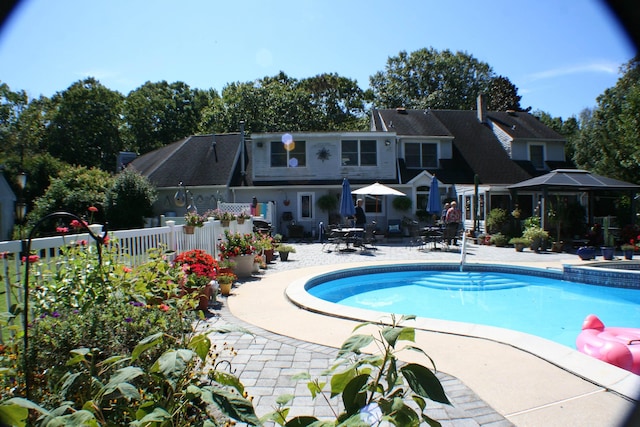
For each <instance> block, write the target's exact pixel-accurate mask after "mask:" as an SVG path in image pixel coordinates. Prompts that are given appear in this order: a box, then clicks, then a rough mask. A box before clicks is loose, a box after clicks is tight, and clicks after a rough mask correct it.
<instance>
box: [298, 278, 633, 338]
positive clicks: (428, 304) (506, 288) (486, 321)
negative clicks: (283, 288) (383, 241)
mask: <svg viewBox="0 0 640 427" xmlns="http://www.w3.org/2000/svg"><path fill="white" fill-rule="evenodd" d="M307 291H308V292H309V293H310V294H312V295H314V296H316V297H318V298H321V299H324V300H326V301H331V302H335V303H338V304H343V305H346V306H350V307H358V308H365V309H369V310H376V311H381V312H386V313H395V314H414V315H417V316H420V317H429V318H437V319H444V320H453V321H459V322H467V323H474V324H482V325H490V326H498V327H502V328H508V329H513V330H516V331H521V332H526V333H529V334H533V335H537V336H540V337H543V338H546V339H549V340H552V341H555V342H557V343H560V344H563V345H565V346H568V347H571V348H575V341H576V337H577V336H578V334H579V333H580V331H581V328H582V322H583V321H584V319H585V317H586V316H587V315H589V314H592V313H593V314H595V315H597V316H598V317H599V318H600V319H601V320H602V321H603V323H604V324H605V325H606V326H619V327H634V328H640V290H634V289H624V288H614V287H604V286H595V285H586V284H580V283H574V282H567V281H562V280H554V279H549V278H544V277H536V276H528V275H527V276H525V275H520V274H510V273H491V272H459V271H399V272H388V273H386V272H385V273H375V274H364V275H356V276H350V277H345V278H340V279H335V280H331V281H328V282H324V283H320V284H317V285H315V286H313V287H311V288H309V289H307Z"/></svg>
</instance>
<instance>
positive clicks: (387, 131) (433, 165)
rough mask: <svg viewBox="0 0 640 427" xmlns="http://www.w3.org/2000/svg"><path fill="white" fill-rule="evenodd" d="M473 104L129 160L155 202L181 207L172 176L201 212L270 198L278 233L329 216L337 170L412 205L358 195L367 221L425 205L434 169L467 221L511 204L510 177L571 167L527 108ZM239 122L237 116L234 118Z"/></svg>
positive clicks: (198, 142)
mask: <svg viewBox="0 0 640 427" xmlns="http://www.w3.org/2000/svg"><path fill="white" fill-rule="evenodd" d="M484 105H485V103H484V98H483V96H480V97H478V109H477V110H473V111H453V110H410V109H403V108H398V109H385V110H381V109H380V110H379V109H376V110H373V111H372V114H371V129H370V131H366V132H295V133H288V132H277V133H273V132H272V133H254V134H252V135H250V137H249V136H248V135H245V134H244V131H243V130H242V129H241V131H240V132H239V133H237V134H225V135H197V136H191V137H188V138H185V139H183V140H181V141H177V142H175V143H173V144H171V145H168V146H166V147H163V148H161V149H158V150H156V151H154V152H151V153H147V154H145V155H143V156H141V157H139V158H137V159H135V160H134V161H133V162H131V164H130V167H133V168H135V169H136V170H138V171H140V172H141V173H142V174H143V175H146V176H147V177H148V178H149V179H150V180H151V182H152V183H153V184H155V185H156V186H157V188H158V190H159V196H160V197H159V200H158V202H157V203H156V206H155V207H154V209H155V212H157V213H158V214H164V215H167V216H172V215H183V214H184V207H183V206H181V204H180V203H178V204H176V200H175V198H174V194H175V193H176V191H178V190H179V189H180V183H182V185H184V186H186V188H188V190H189V192H190V193H191V194H192V201H193V203H194V204H195V205H196V206H197V208H198V211H199V212H203V211H206V210H208V209H215V208H216V207H217V206H218V203H220V202H244V203H248V202H251V201H252V200H253V198H254V197H255V199H256V200H257V201H258V202H259V203H265V202H271V203H270V205H271V206H273V212H272V214H273V215H272V222H273V225H274V227H275V228H276V230H277V231H278V232H281V233H283V234H285V235H286V230H287V226H289V225H291V224H294V223H295V224H296V225H299V226H302V227H303V228H304V230H305V232H306V233H307V234H309V235H314V234H315V233H316V231H317V230H318V227H319V225H320V223H323V224H328V223H329V222H333V218H330V215H331V214H332V213H331V212H325V211H321V210H320V209H319V208H318V207H317V205H316V202H317V200H318V199H319V198H320V197H322V196H324V195H330V196H335V197H336V199H338V198H339V196H340V192H341V184H342V179H343V178H348V179H349V182H350V184H351V187H352V189H354V190H355V189H357V188H359V187H363V186H365V185H369V184H371V183H373V182H380V183H383V184H386V185H388V186H391V187H393V188H395V189H397V190H399V191H401V192H403V193H405V194H406V195H407V197H409V198H410V199H411V200H412V209H411V211H410V212H401V211H396V210H395V209H394V208H393V205H392V203H390V201H389V200H380V199H379V198H376V197H367V198H366V199H365V210H366V212H367V218H368V220H369V221H372V220H375V221H377V222H378V223H379V224H381V226H382V227H384V226H385V223H386V221H387V220H388V219H391V218H402V217H404V216H410V217H413V215H414V214H415V212H416V211H420V210H423V209H424V207H425V205H426V201H427V199H428V194H429V186H430V184H431V179H432V177H433V176H434V175H435V176H436V178H437V179H438V182H439V184H440V185H439V188H440V192H441V194H442V195H443V198H444V197H445V196H447V195H449V196H450V197H454V198H458V199H459V200H460V202H462V203H461V206H462V207H463V208H464V214H465V219H466V221H467V222H468V223H469V224H473V221H474V213H475V212H476V203H475V194H476V184H477V187H478V190H477V192H478V203H477V211H478V216H479V219H483V218H484V216H485V215H486V213H488V211H489V210H490V209H491V208H492V207H509V206H510V204H511V200H510V193H509V189H508V188H507V187H508V186H509V185H511V184H515V183H517V182H520V181H524V180H527V179H530V178H532V177H535V176H538V175H542V174H544V173H547V172H549V171H550V170H552V169H555V168H560V167H562V168H567V167H571V164H570V162H567V160H566V159H565V155H564V145H565V140H564V138H563V137H562V136H561V135H559V134H558V133H556V132H555V131H553V130H552V129H550V128H548V127H547V126H545V125H544V124H542V123H541V122H540V121H539V120H537V119H536V118H535V117H533V116H532V115H530V114H528V113H525V112H514V111H508V112H495V111H486V109H485V108H484ZM241 126H242V125H241ZM535 197H536V196H535V194H534V193H533V192H531V193H529V194H527V193H525V192H523V193H522V194H519V195H518V200H517V202H518V203H519V205H520V209H521V210H523V212H524V213H525V214H526V213H527V211H529V212H533V210H534V209H535V205H536V200H535Z"/></svg>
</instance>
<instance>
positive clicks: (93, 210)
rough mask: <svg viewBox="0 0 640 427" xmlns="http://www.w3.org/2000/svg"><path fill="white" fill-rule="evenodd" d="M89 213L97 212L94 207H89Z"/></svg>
mask: <svg viewBox="0 0 640 427" xmlns="http://www.w3.org/2000/svg"><path fill="white" fill-rule="evenodd" d="M89 212H94V213H95V212H98V208H96V207H95V206H89Z"/></svg>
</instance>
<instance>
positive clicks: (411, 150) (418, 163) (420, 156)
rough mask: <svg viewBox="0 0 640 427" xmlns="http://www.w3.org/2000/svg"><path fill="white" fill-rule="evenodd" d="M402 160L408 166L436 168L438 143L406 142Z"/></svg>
mask: <svg viewBox="0 0 640 427" xmlns="http://www.w3.org/2000/svg"><path fill="white" fill-rule="evenodd" d="M404 162H405V164H406V165H407V167H408V168H421V169H424V168H437V167H438V144H435V143H427V142H422V143H417V142H408V143H406V144H405V145H404Z"/></svg>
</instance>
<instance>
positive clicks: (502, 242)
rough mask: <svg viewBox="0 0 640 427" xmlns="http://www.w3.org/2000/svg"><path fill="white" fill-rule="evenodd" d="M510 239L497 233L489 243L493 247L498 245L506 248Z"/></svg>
mask: <svg viewBox="0 0 640 427" xmlns="http://www.w3.org/2000/svg"><path fill="white" fill-rule="evenodd" d="M508 240H509V239H508V238H507V236H505V235H504V234H502V233H496V234H493V235H491V239H490V240H489V243H491V244H492V245H496V246H500V247H502V246H506V245H507V241H508Z"/></svg>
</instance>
